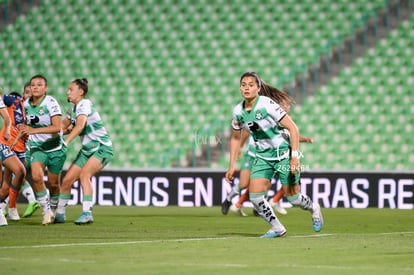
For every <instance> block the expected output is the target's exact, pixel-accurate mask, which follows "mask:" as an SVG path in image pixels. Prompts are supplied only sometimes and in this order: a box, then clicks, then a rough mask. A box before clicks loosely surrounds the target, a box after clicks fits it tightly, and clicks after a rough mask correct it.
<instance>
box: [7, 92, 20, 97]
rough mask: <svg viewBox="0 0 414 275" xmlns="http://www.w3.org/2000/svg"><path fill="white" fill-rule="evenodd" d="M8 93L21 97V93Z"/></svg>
mask: <svg viewBox="0 0 414 275" xmlns="http://www.w3.org/2000/svg"><path fill="white" fill-rule="evenodd" d="M9 95H14V96H18V97H22V95H21V94H20V93H18V92H11V93H10V94H9Z"/></svg>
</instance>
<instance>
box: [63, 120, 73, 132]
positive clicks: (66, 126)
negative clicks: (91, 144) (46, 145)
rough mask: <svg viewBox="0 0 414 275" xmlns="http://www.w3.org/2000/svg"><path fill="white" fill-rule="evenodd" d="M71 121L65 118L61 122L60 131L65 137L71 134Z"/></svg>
mask: <svg viewBox="0 0 414 275" xmlns="http://www.w3.org/2000/svg"><path fill="white" fill-rule="evenodd" d="M71 126H72V120H71V119H70V118H67V117H65V119H64V120H63V121H62V131H63V134H64V135H67V134H69V133H70V132H71V130H72V128H71Z"/></svg>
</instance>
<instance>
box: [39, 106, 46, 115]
mask: <svg viewBox="0 0 414 275" xmlns="http://www.w3.org/2000/svg"><path fill="white" fill-rule="evenodd" d="M44 114H45V110H44V109H43V106H40V108H39V115H41V116H42V115H44Z"/></svg>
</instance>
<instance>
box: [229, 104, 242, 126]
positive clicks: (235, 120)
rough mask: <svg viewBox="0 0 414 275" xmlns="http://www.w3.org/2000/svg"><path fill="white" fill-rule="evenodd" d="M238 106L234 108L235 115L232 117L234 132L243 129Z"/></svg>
mask: <svg viewBox="0 0 414 275" xmlns="http://www.w3.org/2000/svg"><path fill="white" fill-rule="evenodd" d="M238 109H239V108H238V106H236V107H234V109H233V115H232V119H231V127H232V128H233V129H234V130H238V131H239V130H241V129H242V123H241V121H240V119H239V118H240V115H239V112H238Z"/></svg>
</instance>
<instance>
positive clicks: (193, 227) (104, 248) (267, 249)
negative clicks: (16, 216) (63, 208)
mask: <svg viewBox="0 0 414 275" xmlns="http://www.w3.org/2000/svg"><path fill="white" fill-rule="evenodd" d="M25 206H26V205H24V204H21V205H19V209H20V212H22V211H23V209H24V207H25ZM80 211H81V207H80V206H70V207H69V208H68V213H67V219H68V221H67V223H66V224H53V225H49V226H42V225H41V218H42V217H41V214H40V211H39V212H36V213H35V214H34V215H33V216H32V217H29V218H22V219H21V220H20V221H19V222H10V221H9V226H7V227H0V236H1V237H0V246H1V248H2V249H1V250H0V264H1V273H2V274H46V273H47V274H392V273H394V274H413V273H414V259H413V258H414V218H413V212H412V211H411V210H392V209H373V208H370V209H344V208H335V209H332V208H330V209H323V213H324V219H325V226H324V228H323V230H322V232H320V233H315V232H313V230H312V226H311V220H310V215H309V213H307V212H305V211H302V210H300V209H288V215H286V216H281V215H279V218H280V220H281V221H282V223H283V224H284V225H285V226H286V228H287V235H286V236H285V237H283V238H276V239H260V238H258V237H259V236H260V235H261V234H263V233H264V232H265V231H267V230H268V225H267V224H266V223H265V222H264V221H263V220H262V219H260V218H257V217H254V216H253V215H252V214H251V213H252V211H251V209H246V212H247V213H248V214H249V216H248V217H239V216H236V215H234V214H233V213H229V215H228V216H223V215H222V214H221V212H220V208H218V207H201V208H178V207H165V208H156V207H145V208H140V207H125V206H123V207H104V206H96V207H95V208H94V218H95V223H93V224H91V225H85V226H77V225H74V224H73V220H74V219H76V218H77V217H78V215H79V213H80Z"/></svg>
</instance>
